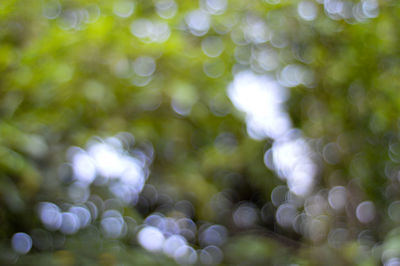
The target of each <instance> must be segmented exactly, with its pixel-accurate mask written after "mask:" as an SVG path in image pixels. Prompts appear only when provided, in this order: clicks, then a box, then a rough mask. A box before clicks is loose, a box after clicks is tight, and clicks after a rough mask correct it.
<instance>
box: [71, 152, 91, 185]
mask: <svg viewBox="0 0 400 266" xmlns="http://www.w3.org/2000/svg"><path fill="white" fill-rule="evenodd" d="M77 150H78V152H76V153H75V155H74V156H73V158H72V168H73V171H74V176H75V178H76V179H78V180H79V181H81V182H84V183H87V184H90V183H92V182H93V180H94V179H95V177H96V168H95V166H94V161H93V159H92V158H91V157H90V156H89V155H88V154H87V153H86V152H85V151H83V150H80V149H77Z"/></svg>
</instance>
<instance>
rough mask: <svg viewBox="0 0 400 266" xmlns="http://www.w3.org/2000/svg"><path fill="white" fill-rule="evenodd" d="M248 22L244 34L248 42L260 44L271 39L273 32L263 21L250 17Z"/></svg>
mask: <svg viewBox="0 0 400 266" xmlns="http://www.w3.org/2000/svg"><path fill="white" fill-rule="evenodd" d="M246 22H247V23H246V25H245V26H244V28H243V32H244V35H245V38H246V40H247V41H249V42H252V43H254V44H260V43H265V42H267V41H269V40H270V39H271V32H270V30H269V28H268V27H267V24H266V23H265V22H264V21H263V20H262V19H259V18H255V17H248V18H247V21H246Z"/></svg>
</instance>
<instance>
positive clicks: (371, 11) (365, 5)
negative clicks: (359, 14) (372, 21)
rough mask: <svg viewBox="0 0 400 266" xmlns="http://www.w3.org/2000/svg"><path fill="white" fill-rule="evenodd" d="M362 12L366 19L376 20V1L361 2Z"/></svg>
mask: <svg viewBox="0 0 400 266" xmlns="http://www.w3.org/2000/svg"><path fill="white" fill-rule="evenodd" d="M362 11H363V12H364V14H365V16H367V17H368V18H376V17H377V16H378V15H379V6H378V2H377V1H376V0H363V1H362Z"/></svg>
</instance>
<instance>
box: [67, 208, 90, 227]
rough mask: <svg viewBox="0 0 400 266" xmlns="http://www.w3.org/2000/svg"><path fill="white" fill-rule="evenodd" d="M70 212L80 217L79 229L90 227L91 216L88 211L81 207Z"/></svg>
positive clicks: (71, 209)
mask: <svg viewBox="0 0 400 266" xmlns="http://www.w3.org/2000/svg"><path fill="white" fill-rule="evenodd" d="M69 212H70V213H73V214H75V215H76V216H77V217H78V219H79V228H84V227H86V226H88V225H89V223H90V220H91V215H90V212H89V210H88V209H86V208H83V207H80V206H73V207H71V208H70V209H69Z"/></svg>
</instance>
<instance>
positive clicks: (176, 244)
mask: <svg viewBox="0 0 400 266" xmlns="http://www.w3.org/2000/svg"><path fill="white" fill-rule="evenodd" d="M185 245H186V239H185V238H183V237H182V236H179V235H172V236H170V237H168V238H167V240H165V242H164V245H163V251H164V253H165V255H167V256H169V257H174V255H175V252H176V251H177V250H178V248H180V247H182V246H185Z"/></svg>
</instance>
